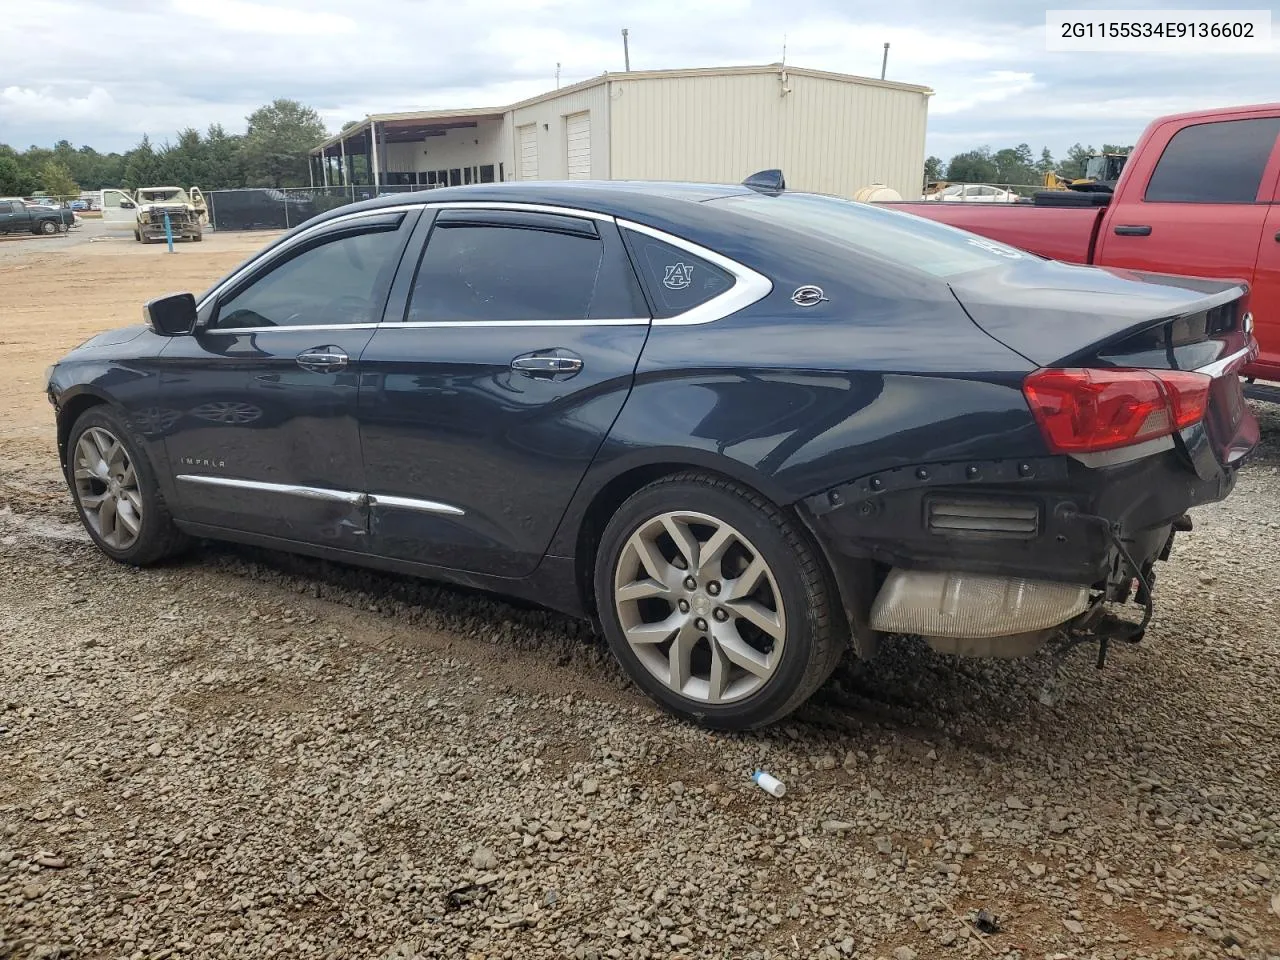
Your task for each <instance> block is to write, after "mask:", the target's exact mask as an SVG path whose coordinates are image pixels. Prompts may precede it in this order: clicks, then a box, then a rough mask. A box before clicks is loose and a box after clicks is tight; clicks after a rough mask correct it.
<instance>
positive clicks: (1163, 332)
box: [950, 261, 1258, 463]
mask: <svg viewBox="0 0 1280 960" xmlns="http://www.w3.org/2000/svg"><path fill="white" fill-rule="evenodd" d="M950 285H951V290H952V293H953V294H954V295H955V297H956V299H957V300H958V301H959V302H960V304H961V305H962V306H963V307H964V308H965V311H966V312H967V313H968V314H969V316H970V318H971V319H972V320H973V322H974V323H975V324H977V325H978V326H979V327H980V328H981V329H982V330H983V331H985V332H986V333H987V334H988V335H990V336H991V337H994V338H995V339H996V340H999V341H1000V342H1001V343H1003V344H1004V345H1005V346H1007V347H1009V348H1010V349H1012V350H1015V351H1017V352H1018V353H1020V354H1021V355H1022V356H1024V357H1026V358H1027V359H1028V360H1030V361H1031V362H1032V363H1035V364H1038V365H1039V366H1041V367H1086V368H1096V367H1101V368H1108V367H1112V368H1114V367H1120V368H1138V369H1146V370H1186V371H1197V372H1200V373H1202V374H1205V375H1207V376H1209V377H1210V378H1212V386H1211V388H1210V393H1209V403H1208V407H1207V410H1206V413H1205V417H1204V420H1203V424H1204V429H1205V431H1206V432H1207V435H1208V439H1209V443H1210V445H1211V446H1212V448H1213V450H1214V453H1215V454H1216V456H1217V459H1218V460H1219V461H1220V462H1222V463H1232V462H1235V461H1238V460H1240V459H1242V458H1243V457H1244V456H1245V455H1246V454H1247V453H1248V452H1249V451H1250V450H1251V449H1252V448H1253V446H1254V445H1255V444H1256V443H1257V439H1258V432H1257V424H1256V421H1255V420H1254V418H1253V416H1252V414H1251V413H1250V412H1249V410H1248V407H1247V406H1246V404H1245V402H1244V395H1243V392H1242V390H1241V386H1240V378H1239V371H1240V368H1241V367H1242V366H1243V365H1244V364H1245V363H1247V362H1249V361H1250V360H1251V359H1252V358H1253V356H1255V355H1256V352H1257V343H1256V341H1254V339H1253V337H1252V335H1251V332H1250V330H1248V329H1246V327H1248V326H1249V321H1248V320H1247V319H1246V317H1247V314H1246V312H1245V308H1246V305H1247V299H1246V298H1247V295H1248V287H1247V285H1245V284H1244V283H1233V282H1231V281H1224V280H1204V279H1196V278H1191V277H1173V276H1167V275H1164V274H1151V273H1142V272H1139V271H1132V270H1118V269H1098V268H1094V267H1077V266H1072V265H1068V264H1062V263H1055V262H1052V261H1019V262H1017V263H1014V264H1010V265H1009V266H1008V267H999V268H997V269H996V270H983V271H980V272H975V273H972V274H967V275H964V276H960V277H953V278H951V281H950Z"/></svg>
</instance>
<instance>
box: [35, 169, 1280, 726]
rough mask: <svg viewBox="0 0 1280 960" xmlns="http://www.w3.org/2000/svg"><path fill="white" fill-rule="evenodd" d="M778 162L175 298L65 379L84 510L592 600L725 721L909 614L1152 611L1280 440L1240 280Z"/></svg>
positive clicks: (1114, 622)
mask: <svg viewBox="0 0 1280 960" xmlns="http://www.w3.org/2000/svg"><path fill="white" fill-rule="evenodd" d="M774 174H775V175H768V176H765V175H762V176H760V177H756V178H752V179H751V180H749V181H748V183H749V184H754V185H755V189H750V188H748V187H746V186H717V185H712V184H671V183H633V184H618V183H591V182H569V183H539V182H524V183H507V184H493V185H485V186H470V187H457V188H447V189H439V190H431V191H427V192H422V193H415V194H398V195H394V196H390V197H385V198H380V199H376V200H370V201H366V202H363V203H359V204H355V205H352V206H348V207H343V208H340V209H338V210H334V211H331V212H328V213H325V214H321V215H320V216H318V217H316V218H315V219H314V220H311V221H310V222H309V223H307V224H305V225H303V226H302V227H300V228H298V229H295V230H293V231H291V232H290V233H288V234H286V235H285V236H284V237H283V238H281V239H280V240H278V241H276V242H275V243H273V244H271V245H269V246H268V247H267V248H266V249H264V250H263V251H262V252H261V253H260V254H258V255H257V256H256V257H254V258H253V259H251V260H250V261H248V262H247V263H245V264H242V265H241V266H240V267H239V268H237V269H236V270H235V271H234V272H233V273H232V274H230V275H229V276H228V277H226V278H225V279H223V280H222V281H220V282H219V283H217V284H216V285H215V286H214V287H213V289H212V290H210V291H209V292H208V293H206V294H202V295H201V296H200V299H199V300H197V299H196V297H195V296H193V295H192V294H177V295H172V296H168V297H162V298H159V299H157V300H154V301H152V302H151V303H149V304H148V305H147V307H146V316H147V317H148V326H145V327H143V326H138V327H133V328H130V329H127V330H121V331H116V332H113V333H105V334H102V335H100V336H98V337H96V338H94V339H93V340H90V341H89V342H87V343H86V344H84V345H82V346H80V347H78V348H77V349H76V350H74V351H72V352H71V353H70V354H68V355H67V356H65V357H64V358H63V359H62V360H61V361H60V362H59V363H58V364H57V365H55V366H54V367H53V368H52V369H51V371H50V378H49V381H48V384H47V390H48V395H49V398H50V400H51V401H52V402H53V404H54V406H55V409H56V417H57V437H58V449H59V452H60V457H61V461H62V466H63V469H64V472H65V476H66V479H67V483H68V485H69V486H70V489H71V493H72V496H73V498H74V501H75V504H76V506H77V509H78V510H79V512H80V516H81V518H82V520H83V522H84V525H85V527H86V529H87V530H88V531H89V534H90V536H91V537H92V538H93V540H94V542H95V543H96V544H97V545H98V546H99V547H100V549H101V550H102V551H103V552H104V553H105V554H106V555H107V556H109V557H111V558H113V559H115V560H117V561H121V562H124V563H133V564H148V563H154V562H157V561H160V560H162V559H164V558H165V557H168V556H171V555H173V554H174V553H175V552H176V551H177V550H178V549H180V547H181V546H182V544H183V542H184V538H186V537H187V536H189V535H195V536H202V537H212V538H216V539H228V540H239V541H246V542H250V543H256V544H260V545H265V546H271V547H274V548H279V549H285V550H293V551H297V552H303V553H311V554H317V555H320V556H324V557H329V558H332V559H336V560H341V561H345V562H350V563H356V564H368V565H371V566H375V567H380V568H383V569H392V570H399V571H402V572H406V573H411V574H417V575H421V576H426V577H433V578H437V579H443V580H448V581H453V582H457V583H463V584H466V585H468V586H470V587H473V588H482V589H488V590H493V591H497V592H500V593H505V594H514V595H516V596H520V597H524V598H528V599H531V600H535V601H537V602H540V603H543V604H546V605H548V606H551V607H554V608H556V609H559V610H563V611H566V612H569V613H572V614H575V615H578V616H585V617H590V618H593V619H595V620H596V621H598V622H599V624H600V625H601V626H602V628H603V631H604V633H605V635H606V636H607V637H608V640H609V644H610V646H611V647H612V649H613V651H614V653H615V654H616V656H617V657H618V660H619V661H620V662H621V663H622V665H623V667H624V668H625V669H626V670H627V672H628V673H629V674H630V675H631V677H632V678H633V679H634V680H635V682H636V683H637V684H638V685H639V686H640V687H641V688H642V689H643V690H645V691H646V692H647V693H649V694H650V695H651V696H652V697H654V698H655V699H656V700H658V701H659V702H660V703H661V704H663V705H664V706H665V707H666V708H668V709H670V710H672V711H674V712H675V713H677V714H679V715H681V716H684V717H687V718H690V719H694V720H697V721H699V722H702V723H706V724H708V725H711V726H715V727H725V728H741V727H750V726H757V725H760V724H765V723H769V722H771V721H774V720H777V719H779V718H781V717H784V716H786V715H787V714H788V713H790V712H791V711H793V710H795V709H796V708H797V707H799V706H800V705H801V704H802V703H803V702H804V701H805V699H806V698H807V697H808V696H809V695H810V694H811V693H812V692H813V691H814V690H816V689H817V687H818V686H819V685H820V684H821V683H822V682H823V681H824V680H825V679H826V678H827V677H828V676H829V675H830V674H831V672H832V670H834V668H835V666H836V664H837V662H838V661H839V660H840V658H841V656H842V655H843V654H844V653H845V651H846V650H848V649H849V648H850V647H851V646H852V648H853V649H854V650H856V651H857V652H858V653H860V654H862V655H870V653H871V652H872V651H873V650H874V647H875V645H876V644H877V643H878V642H880V638H881V637H883V636H887V635H896V634H917V635H921V636H925V637H928V638H930V642H931V643H932V644H933V645H934V646H935V648H937V649H939V650H942V651H945V652H949V653H954V654H965V655H996V656H1017V655H1023V654H1027V653H1031V652H1033V651H1035V650H1036V649H1038V648H1039V647H1040V646H1042V645H1043V644H1045V643H1046V642H1048V641H1049V640H1050V639H1051V638H1053V637H1059V636H1062V635H1063V633H1064V632H1065V633H1066V634H1068V635H1069V636H1070V638H1071V640H1072V641H1079V640H1083V639H1095V640H1099V641H1103V642H1108V641H1133V640H1136V639H1138V638H1139V637H1140V636H1141V635H1142V632H1143V630H1144V628H1145V626H1146V623H1147V621H1148V620H1149V618H1150V615H1151V610H1152V605H1153V602H1154V601H1153V596H1152V587H1151V584H1152V579H1151V578H1152V574H1153V568H1154V566H1155V564H1156V562H1157V561H1158V560H1162V559H1166V558H1168V556H1169V552H1170V550H1171V548H1172V545H1173V536H1174V532H1175V530H1185V529H1188V528H1189V525H1190V520H1189V519H1188V518H1187V517H1186V516H1185V511H1186V510H1187V509H1188V508H1190V507H1193V506H1195V505H1197V504H1202V503H1208V502H1211V501H1216V500H1220V499H1222V498H1223V497H1225V496H1227V494H1228V493H1229V492H1230V491H1231V489H1232V487H1233V485H1234V480H1235V476H1236V471H1237V469H1238V468H1239V466H1240V464H1241V463H1242V462H1243V460H1244V458H1245V457H1246V456H1247V455H1248V454H1249V452H1250V451H1251V450H1252V448H1253V447H1254V445H1255V444H1256V442H1257V439H1258V424H1257V421H1256V420H1255V419H1254V417H1253V415H1252V414H1251V413H1250V411H1249V408H1248V406H1247V405H1246V404H1245V403H1244V402H1243V399H1242V397H1241V392H1240V380H1239V377H1238V376H1237V369H1238V366H1239V365H1240V364H1242V363H1245V362H1247V361H1248V360H1249V358H1250V357H1251V356H1252V353H1253V351H1254V350H1255V349H1256V345H1255V344H1254V343H1253V340H1252V338H1251V337H1250V336H1249V334H1248V332H1247V330H1246V329H1245V322H1244V317H1243V308H1242V303H1243V296H1244V293H1245V291H1244V288H1243V286H1241V285H1239V284H1235V283H1229V282H1212V281H1196V280H1190V281H1186V280H1179V279H1176V278H1173V279H1171V278H1157V279H1155V280H1154V281H1151V282H1148V281H1146V280H1145V279H1144V278H1142V277H1139V276H1137V275H1134V274H1132V273H1127V272H1123V271H1104V270H1095V269H1091V268H1088V267H1080V266H1070V265H1065V264H1059V263H1053V262H1048V261H1044V260H1042V259H1040V258H1038V257H1033V256H1031V255H1029V254H1025V253H1021V252H1019V251H1017V250H1015V249H1013V248H1011V247H1009V246H1006V245H1005V244H1001V243H995V242H993V241H991V240H987V239H984V238H981V237H977V236H974V235H972V234H967V233H962V232H959V231H955V230H951V229H945V228H942V227H939V226H938V225H936V224H933V223H930V222H928V221H926V220H923V219H921V218H918V217H910V216H905V215H903V214H900V213H896V212H894V211H892V210H888V209H885V208H884V207H881V206H877V205H873V204H865V203H856V202H852V201H846V200H838V199H834V198H831V197H820V196H814V195H808V194H789V193H786V192H785V191H784V190H783V189H782V184H781V176H780V174H776V171H775V172H774ZM938 206H941V204H939V205H938ZM1156 347H1159V349H1157V348H1156ZM1135 585H1136V586H1135ZM1135 600H1136V601H1137V603H1138V604H1140V605H1141V606H1142V607H1143V609H1144V619H1143V621H1142V623H1141V624H1139V623H1134V622H1127V621H1124V620H1122V619H1120V618H1117V617H1116V616H1115V615H1114V613H1113V610H1114V607H1113V605H1119V604H1126V603H1129V602H1131V601H1135Z"/></svg>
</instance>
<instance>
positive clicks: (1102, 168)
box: [1084, 157, 1107, 180]
mask: <svg viewBox="0 0 1280 960" xmlns="http://www.w3.org/2000/svg"><path fill="white" fill-rule="evenodd" d="M1106 172H1107V158H1106V157H1090V158H1089V159H1088V160H1087V161H1086V162H1085V165H1084V176H1085V179H1086V180H1105V179H1106V177H1105V176H1104V174H1105V173H1106Z"/></svg>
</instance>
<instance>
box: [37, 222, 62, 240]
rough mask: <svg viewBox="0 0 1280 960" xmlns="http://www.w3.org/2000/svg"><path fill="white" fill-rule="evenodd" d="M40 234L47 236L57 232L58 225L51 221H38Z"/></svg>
mask: <svg viewBox="0 0 1280 960" xmlns="http://www.w3.org/2000/svg"><path fill="white" fill-rule="evenodd" d="M40 232H41V233H43V234H45V235H47V236H49V235H52V234H55V233H57V232H58V225H57V224H56V223H54V222H53V221H52V220H42V221H40Z"/></svg>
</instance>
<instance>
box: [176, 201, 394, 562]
mask: <svg viewBox="0 0 1280 960" xmlns="http://www.w3.org/2000/svg"><path fill="white" fill-rule="evenodd" d="M416 219H417V213H416V211H415V212H411V213H408V214H406V213H404V212H391V213H377V212H370V213H369V214H367V215H363V216H359V217H352V218H343V219H342V220H340V221H336V222H334V223H331V224H325V225H324V226H322V227H321V228H319V229H317V230H316V231H314V232H311V233H309V234H303V235H301V236H300V237H299V238H298V240H297V241H295V242H294V243H292V244H289V245H288V246H286V247H283V248H281V249H280V250H279V251H278V252H277V253H276V254H275V255H274V256H272V257H270V258H269V259H268V260H267V261H266V262H265V263H263V264H261V265H260V266H255V267H254V268H252V272H251V273H250V274H248V275H247V276H244V277H241V278H237V279H234V280H233V281H232V283H231V284H230V285H229V286H228V287H227V289H226V290H225V292H219V293H218V294H217V295H216V296H215V297H214V298H212V299H211V300H210V301H209V302H206V303H205V304H204V305H202V307H201V311H200V313H201V324H202V326H201V328H200V329H199V330H198V332H197V333H196V334H195V335H194V336H190V337H176V338H174V340H173V341H172V343H171V344H170V346H168V347H167V348H166V349H165V350H164V352H163V354H162V357H161V361H162V370H161V378H160V394H161V396H162V397H164V400H165V404H166V406H167V407H172V408H173V409H172V410H171V411H170V415H169V417H168V418H167V419H168V420H169V421H170V423H171V425H170V426H169V428H168V431H167V437H166V449H167V453H168V460H169V464H170V466H171V468H172V469H173V471H174V473H175V474H176V478H177V482H176V487H177V491H178V497H179V502H178V504H177V505H176V506H177V509H176V510H175V513H176V514H177V515H178V516H179V517H181V518H183V519H185V520H190V521H193V522H197V523H203V524H208V525H211V526H215V527H222V528H230V529H234V530H242V531H249V532H251V533H255V534H261V535H264V536H270V537H279V538H284V539H287V540H291V541H298V542H304V543H320V544H323V545H326V546H330V547H336V548H341V549H347V550H363V549H364V546H365V543H366V540H367V537H366V536H365V533H366V526H367V524H366V515H367V511H366V508H365V501H364V482H363V470H362V466H361V459H360V438H359V429H358V426H357V423H356V397H357V387H358V383H359V377H360V366H359V364H360V355H361V352H362V351H363V350H364V348H365V345H366V344H367V343H368V342H369V339H370V338H371V337H372V335H373V331H374V328H375V326H376V325H377V323H378V321H379V320H380V319H381V317H382V311H383V309H384V307H385V305H386V297H387V292H388V290H389V289H390V286H391V282H392V279H393V277H394V275H395V271H396V268H397V267H398V265H399V263H400V256H401V253H402V252H403V250H404V246H405V243H406V242H407V239H408V236H409V234H410V232H411V231H412V228H413V221H415V220H416Z"/></svg>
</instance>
